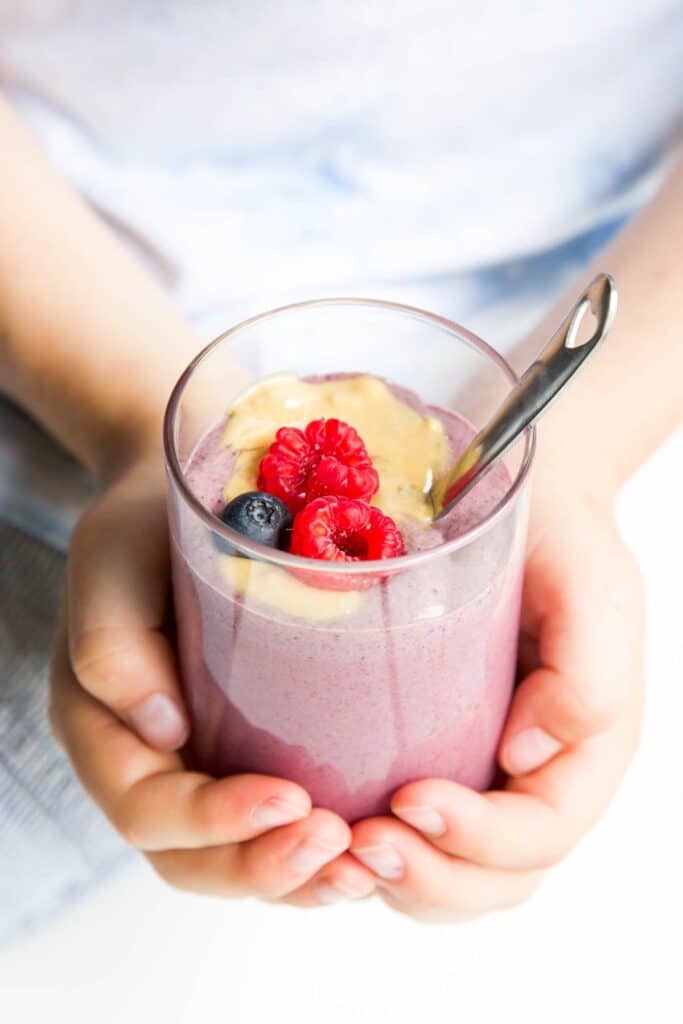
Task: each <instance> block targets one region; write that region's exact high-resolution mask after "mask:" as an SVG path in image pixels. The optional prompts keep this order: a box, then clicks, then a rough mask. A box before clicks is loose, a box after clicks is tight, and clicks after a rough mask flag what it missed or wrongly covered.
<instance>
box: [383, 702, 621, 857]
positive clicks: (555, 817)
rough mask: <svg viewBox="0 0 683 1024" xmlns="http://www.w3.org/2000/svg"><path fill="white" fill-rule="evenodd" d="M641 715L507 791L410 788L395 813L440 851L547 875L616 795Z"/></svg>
mask: <svg viewBox="0 0 683 1024" xmlns="http://www.w3.org/2000/svg"><path fill="white" fill-rule="evenodd" d="M639 718H640V716H639V708H638V706H637V704H636V702H635V701H634V702H632V704H631V705H629V707H628V709H627V711H626V713H625V715H624V717H623V719H622V720H621V721H620V722H619V725H618V727H615V728H613V729H612V730H610V731H609V732H607V733H603V734H601V735H599V736H596V737H593V738H592V739H590V740H586V741H584V742H583V743H582V744H578V745H576V746H574V747H572V748H571V749H567V750H565V751H563V752H562V753H561V754H560V755H559V756H558V757H556V758H555V759H554V760H552V761H550V762H549V763H547V764H546V765H545V766H544V767H542V768H540V769H538V770H537V771H536V772H534V773H532V774H529V775H525V776H521V777H519V778H512V779H509V780H508V782H507V785H506V788H505V789H504V790H497V791H491V792H488V793H476V792H474V791H473V790H471V789H468V788H467V787H465V786H460V785H458V784H457V783H454V782H448V781H446V780H443V779H431V780H425V781H420V782H413V783H409V784H408V785H407V786H403V787H402V788H401V789H400V790H397V791H396V793H395V794H394V795H393V797H392V802H391V808H392V811H393V813H394V814H396V815H397V817H399V818H401V820H403V821H405V822H406V823H407V824H409V825H411V826H412V827H413V828H415V829H417V831H419V832H421V833H422V835H424V836H425V837H426V838H428V839H429V840H430V842H431V843H432V844H433V845H434V846H435V847H437V848H438V849H440V850H443V851H444V852H446V853H449V854H451V855H453V856H457V857H460V858H463V859H466V860H471V861H473V862H474V863H477V864H481V865H486V866H490V867H500V868H505V869H509V870H513V869H514V870H520V869H522V870H526V869H538V868H546V867H549V866H550V865H552V864H556V863H557V862H558V861H559V860H561V859H562V858H563V857H565V856H566V855H567V853H568V852H569V851H570V850H571V849H572V848H573V847H574V845H575V844H576V843H577V842H578V840H579V839H580V838H581V836H582V835H584V834H585V832H586V831H587V829H588V828H590V827H591V825H592V824H593V823H594V822H595V821H596V820H597V818H598V817H599V816H600V814H601V813H602V812H603V811H604V810H605V808H606V807H607V805H608V804H609V802H610V800H611V799H612V796H613V795H614V793H615V792H616V790H617V788H618V786H619V783H620V781H621V778H622V776H623V773H624V769H625V768H626V766H627V764H628V762H629V760H630V758H631V756H632V754H633V752H634V750H635V748H636V744H637V739H638V731H639Z"/></svg>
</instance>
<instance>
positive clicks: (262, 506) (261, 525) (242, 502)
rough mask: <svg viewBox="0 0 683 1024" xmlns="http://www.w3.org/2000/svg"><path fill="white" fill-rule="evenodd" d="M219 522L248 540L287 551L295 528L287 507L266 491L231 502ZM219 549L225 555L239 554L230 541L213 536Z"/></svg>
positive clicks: (250, 493) (243, 496) (240, 497)
mask: <svg viewBox="0 0 683 1024" xmlns="http://www.w3.org/2000/svg"><path fill="white" fill-rule="evenodd" d="M219 518H220V519H222V520H223V522H224V523H225V525H226V526H231V527H232V529H233V530H237V532H238V533H241V534H243V535H244V536H245V537H248V538H249V540H253V541H257V542H258V543H259V544H265V545H266V546H267V547H269V548H279V547H285V546H286V544H287V540H288V536H287V535H288V532H289V530H290V528H291V525H292V514H291V512H290V511H289V509H288V508H287V506H286V505H285V503H284V502H282V501H280V499H279V498H276V497H275V496H274V495H272V494H266V492H265V491H247V493H246V494H239V495H238V496H237V497H236V498H233V499H232V501H230V502H228V504H227V505H226V506H225V508H224V509H223V511H222V512H221V513H220V515H219ZM214 537H215V540H216V545H217V547H218V548H219V549H220V550H221V551H224V552H225V553H226V554H239V552H238V551H236V550H235V549H234V548H233V547H232V546H231V544H230V543H229V541H227V540H225V538H223V537H219V536H218V535H217V534H214Z"/></svg>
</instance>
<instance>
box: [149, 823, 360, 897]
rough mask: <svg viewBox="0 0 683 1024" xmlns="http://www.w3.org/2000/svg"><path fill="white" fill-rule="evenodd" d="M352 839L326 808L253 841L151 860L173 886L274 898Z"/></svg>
mask: <svg viewBox="0 0 683 1024" xmlns="http://www.w3.org/2000/svg"><path fill="white" fill-rule="evenodd" d="M349 841H350V830H349V827H348V825H346V824H345V822H343V821H342V819H341V818H339V817H337V815H335V814H333V813H332V812H331V811H326V810H323V809H321V808H314V809H313V810H312V811H311V813H310V814H309V816H308V817H307V818H305V819H303V820H302V821H298V822H296V823H295V824H293V825H286V826H284V827H283V828H278V829H274V830H273V831H272V832H269V833H267V834H266V835H263V836H260V837H258V838H256V839H252V840H251V841H250V842H246V843H241V844H237V845H233V846H220V847H213V848H210V849H204V850H167V851H164V852H161V853H153V854H150V857H149V859H150V861H151V862H152V864H153V865H154V867H155V868H156V870H157V871H158V872H159V874H160V875H161V876H162V877H163V878H165V879H166V881H168V882H169V883H170V884H171V885H174V886H175V887H177V888H179V889H185V890H187V891H188V892H196V893H203V894H205V895H211V896H223V897H236V896H249V895H256V896H260V897H262V898H263V899H268V900H274V899H279V898H280V897H282V896H285V895H287V894H288V893H290V892H293V891H294V890H295V889H298V888H299V887H301V886H302V885H304V884H305V883H306V882H307V881H308V880H309V879H310V878H312V877H313V876H314V875H315V874H316V873H317V872H318V871H319V870H320V868H322V867H323V866H324V865H325V864H327V863H328V862H330V861H332V860H334V859H335V858H336V857H338V856H339V855H340V854H341V853H342V852H343V851H344V850H345V849H346V848H347V847H348V844H349Z"/></svg>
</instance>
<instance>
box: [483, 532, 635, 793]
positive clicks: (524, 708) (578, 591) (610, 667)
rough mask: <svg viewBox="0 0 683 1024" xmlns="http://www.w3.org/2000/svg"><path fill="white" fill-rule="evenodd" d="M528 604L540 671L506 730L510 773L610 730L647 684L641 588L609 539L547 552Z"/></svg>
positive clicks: (522, 690) (537, 566)
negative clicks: (597, 557) (635, 693)
mask: <svg viewBox="0 0 683 1024" xmlns="http://www.w3.org/2000/svg"><path fill="white" fill-rule="evenodd" d="M595 529H599V527H598V526H596V527H595ZM596 544H597V545H599V550H600V564H599V566H598V565H596V564H595V550H594V548H595V545H596ZM585 545H587V546H585ZM584 546H585V550H584ZM568 553H569V554H570V556H571V558H570V562H571V564H568V561H567V557H568ZM524 605H525V620H526V621H525V628H527V629H529V628H531V629H532V630H537V635H538V655H539V660H540V664H541V666H542V667H540V668H538V669H536V670H535V671H532V672H531V674H530V675H529V676H527V678H526V679H524V680H523V681H522V683H521V684H520V686H519V687H518V688H517V690H516V692H515V695H514V699H513V702H512V706H511V709H510V714H509V716H508V720H507V722H506V726H505V730H504V732H503V737H502V740H501V746H500V754H499V760H500V764H501V766H502V768H503V769H504V771H506V772H508V773H509V774H511V775H522V774H525V773H526V772H530V771H533V770H535V769H536V768H537V767H539V766H540V765H541V764H543V763H545V762H546V761H547V760H549V759H550V758H551V757H553V756H555V755H556V754H557V753H558V751H559V750H561V749H562V748H563V747H566V746H568V745H571V744H574V743H578V742H581V741H582V740H584V739H587V738H588V737H590V736H595V735H597V734H598V733H601V732H604V731H606V730H607V729H609V728H610V727H611V726H612V725H613V724H614V723H615V722H616V721H617V719H618V718H619V717H620V715H621V714H622V713H623V709H624V707H625V705H626V703H627V702H628V700H629V699H630V696H631V694H632V693H633V691H634V690H635V689H637V688H638V686H639V683H640V679H641V677H642V649H641V644H640V640H639V637H640V635H641V633H642V595H641V589H640V581H639V577H638V574H637V570H636V568H635V566H634V565H633V563H632V562H631V561H630V559H629V558H628V556H627V555H626V553H625V551H624V549H623V548H622V547H621V545H620V543H619V542H618V539H617V540H615V538H614V537H613V536H612V535H611V534H609V535H606V536H604V537H603V536H601V537H597V538H596V537H595V536H591V538H589V543H588V542H586V541H584V539H581V540H580V541H577V540H576V539H573V540H572V542H571V545H570V546H569V547H568V548H567V550H565V549H564V548H560V549H559V550H558V549H557V542H553V543H549V544H548V545H546V546H545V547H544V546H543V545H541V546H540V547H539V548H538V549H537V550H536V551H535V553H534V555H533V556H532V558H531V560H530V563H529V565H528V567H527V576H526V579H525V595H524Z"/></svg>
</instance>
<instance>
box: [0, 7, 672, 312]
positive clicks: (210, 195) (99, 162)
mask: <svg viewBox="0 0 683 1024" xmlns="http://www.w3.org/2000/svg"><path fill="white" fill-rule="evenodd" d="M0 81H4V82H6V83H8V84H9V86H10V95H11V98H12V99H13V100H14V101H15V102H16V103H17V104H18V105H19V106H20V108H21V109H22V110H23V111H24V113H25V114H26V116H27V117H28V118H29V119H30V121H31V122H32V124H33V125H34V127H35V130H36V131H37V133H38V134H39V136H40V137H41V138H42V140H43V142H44V144H45V145H46V146H47V147H48V148H49V150H50V151H51V153H52V155H53V157H54V159H55V160H56V162H57V163H58V165H59V166H60V167H61V168H62V170H63V171H64V172H65V173H66V174H67V175H68V177H69V178H70V179H71V180H72V181H73V182H74V183H76V185H77V186H78V187H79V188H81V189H82V190H83V191H84V192H85V193H87V194H88V195H89V196H90V197H91V198H92V199H93V201H95V202H96V203H98V204H99V205H100V206H101V207H103V208H104V209H106V210H107V211H109V212H110V213H111V214H112V215H113V216H114V217H115V218H116V219H117V220H119V221H122V222H124V223H125V224H127V225H128V226H129V227H130V228H131V229H132V230H133V231H134V232H136V233H137V234H138V235H139V236H141V237H142V238H144V239H145V240H146V242H148V243H149V244H150V245H151V246H152V248H153V249H154V250H155V251H157V252H159V253H160V254H163V257H164V258H165V260H167V261H168V271H169V276H170V278H172V279H173V280H174V281H175V283H176V285H177V294H178V297H179V300H180V301H181V302H182V303H183V304H184V306H185V308H186V309H188V311H190V312H194V313H202V312H205V311H207V310H211V309H218V308H220V307H221V306H222V305H224V304H225V302H226V299H227V298H229V299H233V298H234V297H236V296H239V298H240V299H241V300H247V299H250V298H251V297H253V298H254V301H259V302H260V301H263V302H270V301H275V300H277V299H280V298H281V297H282V296H285V295H288V294H294V293H296V294H297V295H299V296H301V295H303V296H308V295H311V294H319V293H321V292H324V291H326V290H327V291H329V290H332V291H336V292H339V291H347V292H348V291H350V290H353V288H355V287H358V286H361V287H364V286H366V285H368V283H372V282H385V283H387V284H388V285H391V284H392V283H394V284H395V283H396V282H401V281H403V280H406V279H416V278H428V277H436V276H439V275H452V274H454V273H457V272H459V271H463V270H472V269H474V268H479V267H491V266H496V265H499V264H501V263H503V262H508V263H509V262H510V261H511V260H514V259H515V258H518V257H523V256H528V255H529V254H533V253H538V252H540V251H543V250H547V249H549V248H551V247H553V246H557V245H559V244H561V243H563V242H566V241H567V240H568V239H571V238H573V237H575V236H577V235H580V234H581V233H583V232H586V231H588V230H590V229H591V228H594V227H595V226H596V225H599V224H601V223H604V222H606V221H609V220H614V219H616V218H618V217H619V216H621V215H623V214H627V213H628V212H630V211H631V210H632V209H633V208H634V206H635V205H637V204H638V203H639V202H640V201H641V200H642V198H643V196H645V195H647V194H648V192H649V190H650V189H651V187H652V183H653V176H656V174H657V171H658V168H659V167H660V164H661V157H662V153H663V151H664V150H665V149H666V147H667V146H668V145H669V144H670V142H671V140H672V139H673V138H674V136H675V133H676V131H677V125H678V122H679V119H680V116H681V111H682V109H683V99H682V96H683V89H682V86H683V5H681V4H680V2H678V0H618V2H617V0H608V2H603V3H599V4H596V3H594V2H592V0H572V2H571V3H570V2H559V3H551V4H549V3H543V2H531V0H527V2H518V3H510V2H508V0H477V2H476V3H465V2H462V0H461V2H457V0H375V2H369V0H357V2H355V0H352V2H343V3H342V2H340V0H305V2H301V0H295V2H292V0H243V2H232V3H226V2H225V0H193V2H192V3H187V2H185V0H98V2H97V3H92V2H89V0H19V2H16V0H15V2H12V0H4V3H2V4H0Z"/></svg>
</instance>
